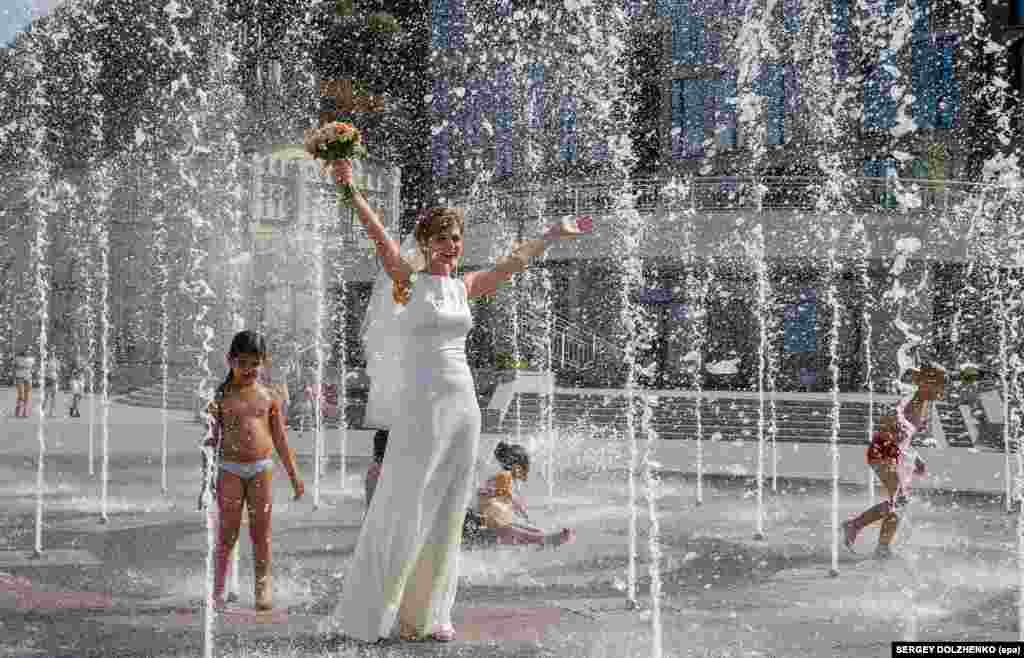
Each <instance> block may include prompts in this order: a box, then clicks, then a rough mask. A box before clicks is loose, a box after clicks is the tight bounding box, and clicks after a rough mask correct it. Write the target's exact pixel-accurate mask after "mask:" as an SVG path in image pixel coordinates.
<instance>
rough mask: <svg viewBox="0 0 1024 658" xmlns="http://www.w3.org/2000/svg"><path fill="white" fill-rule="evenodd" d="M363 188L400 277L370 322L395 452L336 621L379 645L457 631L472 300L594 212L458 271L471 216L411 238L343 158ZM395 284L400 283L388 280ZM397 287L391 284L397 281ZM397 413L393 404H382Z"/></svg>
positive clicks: (469, 445) (357, 199)
mask: <svg viewBox="0 0 1024 658" xmlns="http://www.w3.org/2000/svg"><path fill="white" fill-rule="evenodd" d="M332 166H333V173H334V177H335V180H336V181H337V183H338V184H339V185H343V186H349V188H350V189H352V191H353V204H354V206H355V209H356V213H357V214H358V216H359V220H360V221H361V222H362V223H363V225H364V226H365V227H366V229H367V232H368V234H369V236H370V238H371V239H372V240H373V242H374V243H375V244H376V249H377V254H378V255H379V256H380V257H381V259H382V261H383V264H384V272H385V273H386V274H387V277H388V279H384V282H385V285H384V286H381V285H380V283H381V280H382V279H383V277H379V278H378V283H377V285H376V286H375V290H374V293H373V295H372V297H371V302H370V307H369V308H368V309H367V319H366V322H364V329H365V330H366V331H368V335H367V336H366V342H367V347H368V349H367V352H373V353H374V354H369V353H368V354H367V361H368V364H375V365H374V366H373V369H374V372H371V373H370V375H371V382H373V384H372V386H373V388H372V389H371V398H376V399H374V400H373V401H372V403H371V405H370V409H369V410H371V411H372V412H373V413H374V414H375V415H378V416H379V415H383V416H385V417H386V418H385V420H384V422H380V421H379V419H378V422H376V423H374V424H375V425H377V426H384V427H389V428H390V436H389V440H388V450H387V452H386V454H385V457H384V465H383V469H382V474H381V476H380V480H379V481H378V483H377V488H376V491H375V493H374V496H373V500H372V501H371V503H370V507H369V509H368V510H367V514H366V519H365V521H364V522H363V526H362V530H361V532H360V534H359V539H358V542H357V544H356V549H355V554H354V555H353V557H352V561H351V563H350V564H349V567H348V569H347V573H346V576H345V581H344V589H343V591H342V594H341V600H340V601H339V603H338V605H337V608H336V610H335V612H334V615H333V618H332V619H330V620H329V623H328V626H329V627H333V629H334V630H337V631H340V632H341V633H343V634H345V635H347V636H350V637H353V638H356V639H358V640H362V641H364V642H375V641H377V640H380V639H384V638H389V637H391V635H392V634H393V632H394V631H395V630H396V629H395V626H396V625H397V627H398V628H397V630H398V634H399V637H400V638H402V639H405V640H414V639H433V640H435V641H439V642H448V641H451V640H454V639H455V629H454V627H453V626H452V622H451V611H452V605H453V604H454V602H455V592H456V589H457V585H458V575H459V565H458V560H459V548H460V544H461V538H462V524H463V518H464V516H465V513H466V507H467V506H468V504H469V502H470V497H471V496H472V494H473V486H472V485H473V480H474V473H473V470H474V467H475V464H476V459H477V448H478V444H479V439H480V409H479V406H478V404H477V398H476V389H475V386H474V383H473V376H472V374H471V372H470V369H469V366H468V364H467V362H466V351H465V347H466V334H467V333H468V332H469V330H470V328H471V327H472V323H473V320H472V317H471V316H470V311H469V304H468V303H467V299H468V298H471V297H480V296H484V295H491V294H493V293H494V292H495V291H496V290H497V289H498V286H499V285H500V284H501V283H503V282H505V281H507V280H509V279H510V278H511V277H512V276H513V275H515V274H516V273H518V272H522V271H523V270H524V269H525V268H526V266H527V264H528V263H529V261H530V259H531V258H534V257H536V256H539V255H540V254H542V253H543V252H544V250H545V249H546V248H547V246H548V245H549V244H550V243H551V242H552V241H554V240H558V239H561V238H567V237H573V236H577V235H580V234H581V233H582V232H583V231H588V230H589V229H590V220H589V218H581V219H579V220H577V221H566V222H562V223H561V224H557V225H554V226H552V227H551V228H549V229H548V230H547V231H546V232H545V233H544V235H543V236H542V237H541V238H538V239H535V240H530V241H527V242H524V243H522V244H521V245H519V247H517V248H516V249H515V250H514V251H513V252H512V253H511V254H510V255H509V256H507V257H505V258H503V259H501V260H500V261H499V262H498V263H497V265H496V266H495V267H494V269H492V270H487V271H479V272H468V273H466V274H465V275H463V276H462V277H461V278H458V277H456V276H455V274H456V270H457V267H458V264H459V261H460V259H461V257H462V254H463V228H464V226H463V215H462V212H461V211H460V210H458V209H454V208H433V209H431V210H430V211H429V212H428V213H426V215H425V216H422V217H421V218H420V220H419V221H418V222H417V224H416V229H415V231H414V233H413V235H412V236H410V237H411V238H412V239H411V240H407V241H406V242H405V243H403V244H402V245H401V246H400V245H399V244H398V243H397V242H396V241H395V240H394V239H393V238H392V237H391V236H390V235H388V233H387V231H386V230H385V228H384V226H383V225H382V224H381V222H380V220H379V219H378V217H377V216H376V214H375V213H374V212H373V210H372V209H371V208H370V206H369V205H368V204H367V202H366V200H365V199H364V198H363V197H362V196H361V195H360V194H359V193H358V192H357V191H356V190H355V188H354V187H353V186H352V165H351V162H349V161H346V160H338V161H335V162H334V163H333V165H332ZM387 283H390V286H388V285H387ZM389 287H390V290H388V288H389ZM382 412H387V413H382Z"/></svg>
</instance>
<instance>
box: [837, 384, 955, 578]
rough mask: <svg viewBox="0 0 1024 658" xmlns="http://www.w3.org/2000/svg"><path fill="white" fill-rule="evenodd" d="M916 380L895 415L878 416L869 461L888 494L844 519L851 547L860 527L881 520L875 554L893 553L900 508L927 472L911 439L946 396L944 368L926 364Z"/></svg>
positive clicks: (868, 454)
mask: <svg viewBox="0 0 1024 658" xmlns="http://www.w3.org/2000/svg"><path fill="white" fill-rule="evenodd" d="M914 383H915V384H917V385H918V389H917V392H916V393H915V394H914V397H913V398H911V399H910V400H904V401H902V402H900V403H899V405H897V407H896V415H895V416H882V417H881V418H879V419H878V424H879V429H878V431H877V432H875V433H874V435H873V436H872V438H871V445H870V446H868V450H867V462H868V465H869V466H871V468H872V469H873V470H874V471H875V475H877V476H878V479H879V481H880V482H881V483H882V486H883V487H884V488H885V492H886V494H887V498H886V499H885V500H883V501H882V502H880V503H878V504H877V505H875V506H873V507H871V508H869V509H867V510H865V511H864V512H862V513H861V514H860V515H858V516H857V517H855V518H853V519H850V520H849V521H845V522H844V523H843V535H844V536H843V542H844V543H845V544H846V547H847V548H848V549H850V550H851V551H852V550H853V545H854V543H855V542H856V541H857V535H859V534H860V531H861V530H863V529H864V528H866V527H867V526H869V525H871V524H872V523H875V522H878V521H881V522H882V527H881V531H880V532H879V534H878V547H877V548H876V549H875V557H878V558H883V559H884V558H888V557H891V555H892V549H891V548H890V544H891V543H892V540H893V538H894V537H895V536H896V530H897V528H898V527H899V523H900V517H899V511H900V509H902V508H903V507H904V506H905V505H906V504H907V501H908V499H909V495H910V487H911V484H912V483H913V478H914V476H915V475H924V474H925V472H926V467H925V463H924V460H923V459H921V458H920V457H919V456H918V455H917V454H916V452H915V451H914V450H913V449H912V448H911V440H912V439H913V437H914V435H915V434H916V433H917V432H919V431H921V430H923V429H925V428H926V427H927V425H928V404H929V402H930V401H931V400H940V399H942V397H943V394H944V391H945V387H944V372H943V371H942V370H940V369H938V368H923V369H921V370H918V371H916V372H915V373H914Z"/></svg>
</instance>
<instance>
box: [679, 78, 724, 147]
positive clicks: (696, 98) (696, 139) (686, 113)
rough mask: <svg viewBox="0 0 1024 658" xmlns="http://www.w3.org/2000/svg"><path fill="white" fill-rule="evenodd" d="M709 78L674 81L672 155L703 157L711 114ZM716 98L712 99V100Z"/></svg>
mask: <svg viewBox="0 0 1024 658" xmlns="http://www.w3.org/2000/svg"><path fill="white" fill-rule="evenodd" d="M710 82H711V81H708V80H691V79H683V80H673V81H672V132H671V138H672V157H673V158H675V159H682V158H694V157H700V156H702V155H703V154H704V126H705V123H704V122H705V118H706V116H707V103H708V100H707V96H708V92H709V88H710V89H712V90H713V87H711V85H710ZM713 102H714V101H713V100H712V103H713Z"/></svg>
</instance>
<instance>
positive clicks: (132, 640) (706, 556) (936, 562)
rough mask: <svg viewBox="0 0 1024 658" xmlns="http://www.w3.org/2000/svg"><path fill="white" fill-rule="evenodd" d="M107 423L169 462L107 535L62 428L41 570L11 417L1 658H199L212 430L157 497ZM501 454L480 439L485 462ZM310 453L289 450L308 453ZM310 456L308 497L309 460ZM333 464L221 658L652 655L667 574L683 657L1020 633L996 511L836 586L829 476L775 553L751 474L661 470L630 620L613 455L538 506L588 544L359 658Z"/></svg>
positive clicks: (280, 504) (1, 464)
mask: <svg viewBox="0 0 1024 658" xmlns="http://www.w3.org/2000/svg"><path fill="white" fill-rule="evenodd" d="M112 418H113V420H112V423H114V424H116V425H117V427H118V430H117V431H118V432H125V431H129V432H130V433H136V436H137V439H136V442H137V443H139V442H141V443H143V444H145V443H147V442H148V444H149V445H154V444H155V445H156V446H157V448H156V449H155V450H147V449H146V448H145V445H143V447H139V446H138V445H136V450H135V451H128V450H121V451H120V452H119V453H115V452H113V451H112V452H111V455H110V461H109V474H110V479H109V483H108V498H107V517H108V521H107V522H106V523H100V516H101V511H102V504H101V499H100V492H101V488H100V479H99V477H98V475H93V476H90V475H89V468H88V458H87V454H88V451H87V449H86V448H87V444H88V423H87V422H78V423H76V422H72V421H69V420H67V419H65V420H61V421H58V422H55V423H52V424H50V425H49V427H48V435H47V438H48V447H49V448H50V450H49V452H48V456H47V462H46V469H45V482H46V495H45V497H44V507H43V516H42V518H43V521H44V525H43V528H42V545H43V548H44V551H43V554H42V555H41V556H38V557H35V556H33V547H34V542H35V531H36V528H35V513H36V497H35V482H36V461H35V458H34V456H33V455H32V453H31V450H28V449H24V450H13V449H10V448H11V446H13V445H22V446H31V445H32V442H33V437H34V436H35V434H34V433H35V426H34V425H33V423H34V421H24V420H22V419H14V418H4V419H3V420H2V421H0V422H2V423H3V431H4V434H5V437H6V438H7V440H8V443H7V446H8V448H9V449H8V450H6V451H0V524H2V527H3V532H0V658H2V657H13V656H19V657H21V656H24V657H26V658H27V657H30V656H32V657H43V656H50V657H55V656H64V657H67V658H72V657H75V658H84V657H86V656H90V657H91V656H105V657H106V656H125V657H128V656H131V657H141V656H147V657H149V656H159V657H163V656H201V655H203V652H204V610H203V607H202V602H203V600H204V596H205V591H206V589H205V587H206V585H205V583H206V559H207V554H208V546H209V535H208V532H207V518H206V516H205V514H203V513H200V512H198V511H197V510H196V496H197V494H198V485H197V481H198V477H199V465H198V459H197V458H198V455H197V454H196V453H195V445H196V441H197V440H198V433H199V428H198V426H196V425H193V424H191V423H188V422H187V419H185V418H175V419H173V422H172V424H171V425H170V426H169V443H170V445H171V446H172V449H171V450H170V451H169V458H168V465H167V482H168V492H167V494H163V493H162V492H161V490H160V483H161V463H160V450H159V436H160V433H161V427H160V423H159V413H158V412H157V413H153V412H152V410H147V411H146V412H138V411H133V410H116V409H115V410H113V412H112ZM154 419H155V422H154ZM125 428H129V429H128V430H126V429H125ZM94 431H95V430H94ZM497 438H498V437H485V438H484V440H485V443H487V445H485V446H484V447H483V449H482V454H485V455H486V454H489V450H488V449H487V448H488V445H490V443H491V442H493V441H495V440H497ZM308 440H309V437H301V436H294V437H293V443H295V444H296V445H298V446H299V447H300V448H301V447H302V446H303V445H304V444H303V443H302V442H304V441H306V442H308ZM118 441H121V443H119V444H118V446H119V447H123V446H124V445H126V444H129V443H131V442H130V440H129V439H125V438H119V439H118ZM58 443H59V444H60V445H58ZM97 452H98V451H97ZM303 452H304V451H303V450H302V449H300V467H301V468H302V470H303V473H304V476H305V478H306V483H307V491H308V492H310V494H311V492H312V484H313V477H312V463H311V460H310V458H309V456H308V454H306V455H305V456H302V453H303ZM619 457H622V455H619ZM339 463H340V462H339V460H338V458H337V455H336V454H335V455H334V458H333V459H332V460H331V461H330V462H329V463H327V464H326V470H325V473H324V476H323V481H322V483H321V505H320V507H319V508H318V509H314V508H313V505H312V503H311V501H312V495H309V496H308V499H307V500H304V501H300V502H297V503H296V502H292V501H290V500H289V496H288V484H287V480H286V478H283V477H277V479H276V480H275V501H276V502H275V510H274V594H275V604H276V606H277V608H276V609H275V610H274V611H272V612H270V613H256V612H255V611H253V610H252V608H251V605H252V593H251V590H252V576H251V570H252V561H251V552H250V546H249V542H248V539H247V536H246V534H245V531H244V529H243V538H242V551H241V561H240V574H241V575H240V600H239V601H238V602H237V603H236V604H234V605H233V606H232V607H230V608H229V609H228V611H227V612H226V613H224V614H222V615H220V616H219V617H218V618H217V620H216V623H215V625H214V635H213V643H214V644H213V649H214V650H213V655H214V656H587V657H591V656H593V657H598V658H600V657H603V656H609V657H610V656H643V655H651V653H652V636H653V630H652V629H653V628H654V627H655V621H656V620H655V615H654V614H653V612H654V611H653V610H652V604H651V601H650V591H651V582H652V577H653V576H659V577H660V584H661V591H662V595H661V598H660V610H659V613H660V624H661V627H662V639H663V647H664V655H667V656H693V657H712V656H714V657H722V658H726V657H738V656H779V657H782V656H786V657H800V656H808V657H809V656H814V657H822V656H844V657H847V656H855V657H857V656H864V657H868V656H871V657H874V656H888V655H890V643H891V642H892V641H894V640H902V639H937V640H999V639H1003V640H1015V639H1017V636H1018V629H1017V601H1018V590H1017V587H1016V586H1015V583H1017V582H1019V580H1018V569H1017V546H1016V526H1015V523H1016V516H1014V515H1008V514H1007V513H1006V512H1005V511H1004V509H1003V506H1002V500H1001V498H999V497H998V496H997V495H993V494H956V495H954V494H950V493H947V492H944V491H942V490H932V491H921V492H919V494H918V497H917V498H916V500H915V501H914V502H913V504H912V506H911V507H910V509H909V510H908V513H907V519H906V522H905V523H904V526H903V528H902V529H901V532H900V536H899V538H898V540H897V542H898V544H897V552H898V555H899V556H898V557H897V558H894V559H892V560H889V561H885V562H879V561H877V560H874V559H873V558H871V557H870V555H871V549H872V547H873V542H874V541H875V540H876V538H877V530H875V529H870V528H869V529H868V530H866V531H865V532H864V534H863V536H862V537H861V539H860V541H859V542H858V545H857V547H856V548H857V550H858V554H852V553H849V552H848V551H846V549H845V548H842V552H841V553H840V554H839V567H840V568H839V575H838V576H836V577H832V576H830V574H829V570H830V567H831V546H832V544H831V541H832V540H831V525H830V524H831V498H830V496H831V493H830V490H829V483H828V482H826V481H823V480H820V479H815V478H807V479H797V478H788V479H787V478H783V479H780V480H779V485H780V486H779V491H777V492H774V493H773V492H772V491H771V490H770V489H769V490H767V491H766V492H765V502H764V508H763V510H764V517H763V525H764V529H765V535H766V536H765V538H764V539H763V540H755V539H753V536H754V532H755V529H756V523H757V512H756V510H757V508H756V497H755V496H754V489H753V480H752V479H751V478H749V477H744V476H736V477H727V476H723V475H716V476H712V477H708V478H707V479H706V481H705V486H704V489H703V494H704V495H703V498H704V500H703V504H698V503H697V490H696V486H695V479H694V477H693V475H692V474H690V473H686V472H674V473H666V474H665V475H664V477H663V478H662V479H661V484H660V491H659V492H658V493H659V495H658V498H657V510H658V521H659V526H660V541H659V542H658V543H657V545H658V546H659V547H660V550H661V553H662V557H661V560H660V563H659V564H660V572H659V573H652V571H651V561H650V550H649V539H650V537H649V535H650V529H651V524H650V522H649V519H648V517H647V512H646V505H647V502H646V500H643V499H641V500H640V501H639V507H638V510H637V517H636V519H637V524H636V528H637V541H636V545H637V553H636V562H635V568H636V584H637V600H638V602H639V604H640V605H639V608H638V609H631V607H630V606H628V605H627V590H628V586H629V578H628V569H629V564H630V560H629V555H630V541H629V536H630V532H629V526H630V508H629V505H628V498H627V495H626V494H627V491H628V486H627V484H628V483H627V480H626V474H625V473H624V472H623V471H622V470H621V468H620V467H619V466H618V465H619V464H623V463H625V462H623V461H620V460H619V459H618V458H615V456H614V455H612V456H611V458H609V455H608V454H602V455H601V457H600V459H595V460H594V462H593V463H592V464H591V465H590V466H588V465H587V463H586V460H585V459H574V460H572V463H573V466H572V469H571V470H566V471H557V472H556V475H557V477H556V479H555V482H554V486H553V489H552V491H553V492H554V497H553V498H549V496H548V493H549V489H548V483H547V482H545V481H544V480H543V479H542V478H540V477H539V475H540V474H542V473H544V470H543V469H542V468H538V469H536V470H537V472H538V477H534V478H532V479H531V482H530V483H528V484H527V485H526V488H525V491H524V494H525V496H526V498H527V501H528V502H529V503H530V507H531V516H533V517H534V520H535V522H537V523H538V524H539V525H542V526H544V527H549V528H552V529H557V528H559V527H562V526H570V527H573V528H575V529H576V530H577V534H578V538H577V541H576V542H575V543H574V544H571V545H568V546H564V547H562V548H559V549H537V548H501V549H485V550H470V551H465V552H464V554H463V563H462V584H461V587H460V590H459V596H458V600H457V604H456V611H455V622H456V626H457V629H458V632H459V637H458V639H457V640H456V641H455V642H453V643H451V644H446V645H441V644H437V643H429V642H424V643H402V642H393V643H387V644H383V645H375V646H363V645H360V644H358V643H355V642H352V641H350V640H347V639H346V638H343V637H338V636H334V635H330V634H327V633H324V632H321V631H320V627H321V623H322V622H323V621H324V620H325V619H326V618H327V617H328V616H329V615H330V614H331V612H332V611H333V607H334V603H333V602H334V601H335V600H336V599H337V598H338V593H339V592H340V591H341V588H342V587H343V586H344V583H343V574H344V570H345V565H346V562H347V560H348V559H349V557H350V555H351V552H352V549H353V547H354V544H355V541H356V538H357V536H358V532H359V525H360V519H361V516H362V501H361V490H362V471H363V470H364V469H365V466H366V465H367V463H368V462H367V460H366V458H365V457H351V458H350V459H349V460H348V461H347V463H346V465H347V467H348V476H347V479H346V481H345V483H344V486H342V484H341V480H340V473H339ZM96 464H97V465H99V464H100V462H99V461H97V462H96ZM100 472H101V469H100V468H96V473H97V474H98V473H100ZM640 490H641V493H642V492H643V491H644V488H643V483H642V482H641V483H640ZM868 504H869V497H868V492H867V491H866V490H865V489H864V488H863V487H858V486H855V485H853V484H845V485H844V486H843V488H842V491H841V497H840V505H839V514H840V518H841V519H845V518H847V517H848V516H850V515H853V514H855V513H857V512H859V511H860V510H861V509H863V508H864V507H866V506H867V505H868Z"/></svg>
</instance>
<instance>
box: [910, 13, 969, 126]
mask: <svg viewBox="0 0 1024 658" xmlns="http://www.w3.org/2000/svg"><path fill="white" fill-rule="evenodd" d="M926 2H927V0H917V3H916V4H915V6H914V31H913V43H912V44H911V72H910V81H911V88H912V90H913V94H914V105H913V112H914V121H915V122H916V123H917V126H918V127H919V128H953V127H954V126H956V124H957V122H958V121H959V116H960V83H959V81H958V80H957V79H956V68H955V62H956V56H957V50H958V48H959V44H960V37H959V35H958V34H956V33H941V34H934V33H930V32H928V6H927V4H926Z"/></svg>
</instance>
